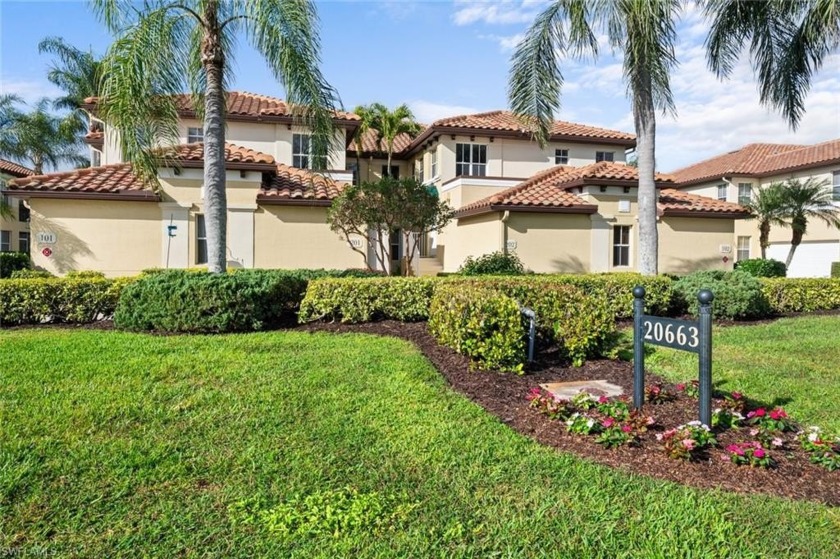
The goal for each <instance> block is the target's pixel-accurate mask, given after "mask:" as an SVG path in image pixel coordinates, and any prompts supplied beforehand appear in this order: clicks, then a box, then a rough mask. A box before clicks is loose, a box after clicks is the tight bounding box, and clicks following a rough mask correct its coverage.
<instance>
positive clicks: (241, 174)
mask: <svg viewBox="0 0 840 559" xmlns="http://www.w3.org/2000/svg"><path fill="white" fill-rule="evenodd" d="M247 176H248V171H246V170H245V169H242V170H240V171H239V178H240V179H244V178H245V177H247Z"/></svg>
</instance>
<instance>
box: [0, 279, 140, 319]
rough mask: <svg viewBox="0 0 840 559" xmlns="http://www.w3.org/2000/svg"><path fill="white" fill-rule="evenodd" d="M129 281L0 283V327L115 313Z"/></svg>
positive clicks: (106, 315)
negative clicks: (0, 325) (121, 294)
mask: <svg viewBox="0 0 840 559" xmlns="http://www.w3.org/2000/svg"><path fill="white" fill-rule="evenodd" d="M131 281H133V280H132V279H131V278H119V279H105V278H43V279H42V278H31V279H4V280H0V324H2V325H4V326H12V325H19V324H42V323H50V322H68V323H85V322H93V321H95V320H99V319H104V318H109V317H111V315H113V314H114V309H115V308H116V306H117V301H118V300H119V298H120V293H121V292H122V290H123V289H124V288H125V286H126V285H128V284H129V283H130V282H131Z"/></svg>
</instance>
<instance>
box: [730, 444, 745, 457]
mask: <svg viewBox="0 0 840 559" xmlns="http://www.w3.org/2000/svg"><path fill="white" fill-rule="evenodd" d="M726 452H731V453H732V454H737V455H738V456H743V455H744V449H743V448H741V445H739V444H731V445H729V446H727V447H726Z"/></svg>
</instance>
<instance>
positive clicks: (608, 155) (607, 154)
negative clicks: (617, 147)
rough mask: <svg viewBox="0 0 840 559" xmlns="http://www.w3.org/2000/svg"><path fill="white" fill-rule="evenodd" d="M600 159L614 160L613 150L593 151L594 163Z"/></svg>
mask: <svg viewBox="0 0 840 559" xmlns="http://www.w3.org/2000/svg"><path fill="white" fill-rule="evenodd" d="M601 161H615V152H614V151H596V152H595V163H600V162H601Z"/></svg>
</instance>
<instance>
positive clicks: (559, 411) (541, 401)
mask: <svg viewBox="0 0 840 559" xmlns="http://www.w3.org/2000/svg"><path fill="white" fill-rule="evenodd" d="M528 402H529V405H530V406H531V407H532V408H534V409H536V410H537V411H539V412H540V413H542V414H544V415H546V416H548V418H549V419H560V420H565V419H567V418H568V417H569V416H570V415H571V414H572V413H573V412H574V411H575V409H574V406H572V403H571V402H569V401H568V400H563V399H562V398H557V397H556V396H554V394H552V393H551V392H548V391H547V390H545V391H544V390H542V389H541V388H532V389H531V391H530V392H528Z"/></svg>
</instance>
